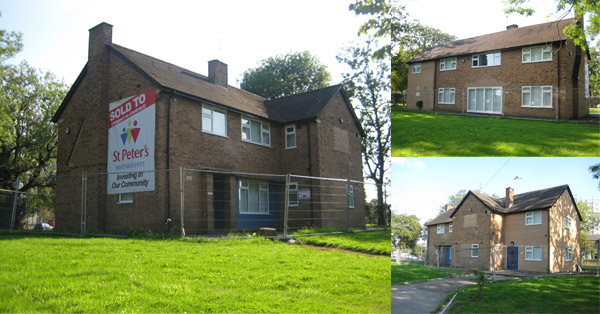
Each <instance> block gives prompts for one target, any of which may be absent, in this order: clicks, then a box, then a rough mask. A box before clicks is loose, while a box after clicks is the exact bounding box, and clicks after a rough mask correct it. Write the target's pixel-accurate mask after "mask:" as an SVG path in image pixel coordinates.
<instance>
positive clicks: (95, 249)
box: [0, 235, 391, 313]
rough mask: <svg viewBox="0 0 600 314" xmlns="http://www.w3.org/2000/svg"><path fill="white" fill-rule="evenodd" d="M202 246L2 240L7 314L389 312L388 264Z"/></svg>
mask: <svg viewBox="0 0 600 314" xmlns="http://www.w3.org/2000/svg"><path fill="white" fill-rule="evenodd" d="M195 241H199V242H194V241H192V240H191V239H184V240H152V239H151V240H148V239H146V240H143V239H112V238H102V239H100V238H93V239H72V238H59V237H53V238H41V237H29V238H28V237H24V236H6V235H4V236H0V282H2V284H1V285H0V312H1V313H24V312H28V313H31V312H36V313H63V312H64V313H121V312H128V313H129V312H138V313H140V312H142V313H166V312H168V313H174V312H178V313H183V312H188V313H189V312H227V313H240V312H243V313H265V312H270V313H272V312H278V313H279V312H281V313H283V312H287V313H290V312H331V313H333V312H336V313H340V312H344V313H347V312H387V313H389V312H390V297H391V296H390V285H389V278H390V269H389V266H388V265H389V264H388V263H389V258H388V257H370V256H365V255H362V254H354V253H343V252H340V251H321V250H314V249H308V248H302V247H299V246H293V245H288V244H285V243H281V242H272V241H268V240H262V239H253V240H205V239H197V240H195Z"/></svg>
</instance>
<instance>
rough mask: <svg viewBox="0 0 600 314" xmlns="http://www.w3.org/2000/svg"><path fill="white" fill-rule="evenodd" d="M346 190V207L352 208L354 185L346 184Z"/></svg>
mask: <svg viewBox="0 0 600 314" xmlns="http://www.w3.org/2000/svg"><path fill="white" fill-rule="evenodd" d="M347 191H348V207H349V208H354V185H352V184H348V186H347Z"/></svg>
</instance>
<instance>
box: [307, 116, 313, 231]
mask: <svg viewBox="0 0 600 314" xmlns="http://www.w3.org/2000/svg"><path fill="white" fill-rule="evenodd" d="M306 136H307V139H308V175H309V176H310V177H312V176H313V172H312V150H311V147H310V122H306ZM312 185H313V181H312V179H310V186H311V187H312ZM311 198H312V195H311ZM313 203H314V202H310V224H311V226H314V224H315V217H314V208H313Z"/></svg>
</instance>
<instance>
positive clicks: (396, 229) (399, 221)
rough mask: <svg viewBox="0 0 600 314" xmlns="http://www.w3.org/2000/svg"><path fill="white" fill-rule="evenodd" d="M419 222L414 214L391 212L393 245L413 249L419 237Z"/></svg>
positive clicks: (420, 228)
mask: <svg viewBox="0 0 600 314" xmlns="http://www.w3.org/2000/svg"><path fill="white" fill-rule="evenodd" d="M421 230H422V227H421V223H419V218H418V217H417V216H415V215H404V214H399V215H396V214H392V237H393V238H394V240H399V243H398V242H397V241H394V246H396V247H399V248H402V249H406V248H411V249H414V248H415V247H416V245H417V241H418V240H419V238H420V237H421Z"/></svg>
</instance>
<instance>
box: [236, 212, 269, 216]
mask: <svg viewBox="0 0 600 314" xmlns="http://www.w3.org/2000/svg"><path fill="white" fill-rule="evenodd" d="M239 213H240V215H256V216H268V215H270V213H246V212H239Z"/></svg>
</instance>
